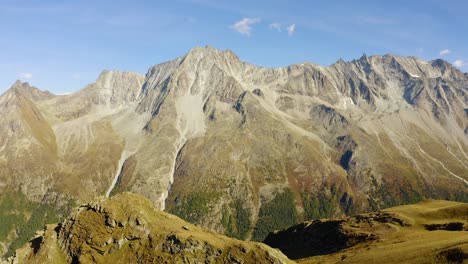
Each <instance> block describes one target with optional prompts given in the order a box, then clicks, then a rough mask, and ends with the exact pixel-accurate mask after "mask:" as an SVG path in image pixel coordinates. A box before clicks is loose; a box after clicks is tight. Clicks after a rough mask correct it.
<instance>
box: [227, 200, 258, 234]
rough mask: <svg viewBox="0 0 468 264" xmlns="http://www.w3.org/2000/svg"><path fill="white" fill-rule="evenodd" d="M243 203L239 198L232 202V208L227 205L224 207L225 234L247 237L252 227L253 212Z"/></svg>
mask: <svg viewBox="0 0 468 264" xmlns="http://www.w3.org/2000/svg"><path fill="white" fill-rule="evenodd" d="M243 204H244V202H243V201H242V200H241V199H237V200H235V201H234V202H232V203H231V206H230V207H231V208H227V206H225V208H224V209H223V218H222V224H223V226H224V228H225V230H226V232H225V235H227V236H230V237H234V238H238V239H246V238H247V235H248V233H249V231H250V229H251V228H252V221H251V217H252V214H251V212H250V211H249V210H248V209H246V208H244V206H243Z"/></svg>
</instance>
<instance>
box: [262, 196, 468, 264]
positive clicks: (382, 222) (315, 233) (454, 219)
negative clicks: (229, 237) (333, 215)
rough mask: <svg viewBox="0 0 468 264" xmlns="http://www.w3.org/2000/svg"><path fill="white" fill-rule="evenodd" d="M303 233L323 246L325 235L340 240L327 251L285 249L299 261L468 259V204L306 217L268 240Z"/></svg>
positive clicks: (304, 238)
mask: <svg viewBox="0 0 468 264" xmlns="http://www.w3.org/2000/svg"><path fill="white" fill-rule="evenodd" d="M327 223H329V224H327ZM332 223H335V224H336V225H333V224H332ZM318 226H324V227H325V226H328V227H330V226H335V229H334V230H333V232H332V231H330V232H328V234H332V235H331V236H330V237H324V236H323V234H324V232H319V231H324V230H315V229H317V228H315V229H314V227H318ZM430 230H432V231H430ZM320 236H322V237H320ZM298 238H299V239H301V241H314V243H317V244H318V245H320V243H322V244H323V242H324V241H325V240H327V241H328V242H330V241H335V242H336V243H337V244H336V245H328V246H330V247H327V248H325V250H324V252H314V251H313V250H311V249H310V248H309V249H307V248H302V249H300V251H297V250H298V249H297V246H296V248H295V249H296V251H291V252H290V254H288V253H286V252H287V251H288V248H286V249H285V250H283V253H285V254H286V255H288V256H289V257H290V258H292V259H295V260H296V261H297V262H299V263H379V264H384V263H467V262H468V204H467V203H459V202H450V201H442V200H426V201H423V202H420V203H417V204H413V205H404V206H398V207H393V208H388V209H385V210H382V211H378V212H373V213H368V214H361V215H356V216H353V217H348V218H345V219H341V220H325V221H320V220H316V221H313V222H306V223H304V224H300V225H298V226H295V227H292V228H290V229H287V230H283V231H280V232H278V233H276V234H272V235H271V237H269V238H267V240H268V239H270V240H272V239H273V240H272V241H280V240H282V243H283V245H284V244H285V241H287V239H289V240H291V241H292V240H293V239H298ZM266 242H267V241H266ZM339 243H341V244H339ZM267 244H270V245H271V246H273V245H272V244H271V243H268V242H267ZM291 248H292V247H291ZM326 250H328V251H326ZM304 253H307V254H309V256H308V257H307V256H305V255H304ZM294 254H296V257H294V256H293V255H294ZM297 256H299V257H297Z"/></svg>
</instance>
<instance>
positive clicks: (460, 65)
mask: <svg viewBox="0 0 468 264" xmlns="http://www.w3.org/2000/svg"><path fill="white" fill-rule="evenodd" d="M453 65H455V66H456V67H464V66H468V63H466V62H464V61H462V60H456V61H454V62H453Z"/></svg>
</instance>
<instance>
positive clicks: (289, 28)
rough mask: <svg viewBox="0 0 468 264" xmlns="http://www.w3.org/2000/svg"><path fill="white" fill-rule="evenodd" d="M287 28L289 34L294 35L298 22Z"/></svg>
mask: <svg viewBox="0 0 468 264" xmlns="http://www.w3.org/2000/svg"><path fill="white" fill-rule="evenodd" d="M286 30H287V31H288V35H289V36H292V35H293V34H294V32H295V31H296V24H291V25H290V26H289V27H287V28H286Z"/></svg>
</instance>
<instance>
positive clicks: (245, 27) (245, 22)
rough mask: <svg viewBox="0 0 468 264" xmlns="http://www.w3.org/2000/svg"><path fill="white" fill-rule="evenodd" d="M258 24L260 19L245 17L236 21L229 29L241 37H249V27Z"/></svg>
mask: <svg viewBox="0 0 468 264" xmlns="http://www.w3.org/2000/svg"><path fill="white" fill-rule="evenodd" d="M258 22H260V18H248V17H246V18H243V19H242V20H240V21H237V22H236V23H235V24H234V25H232V26H231V28H232V29H234V30H235V31H237V32H239V33H241V34H243V35H246V36H248V37H250V35H251V34H252V27H251V25H253V24H256V23H258Z"/></svg>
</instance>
